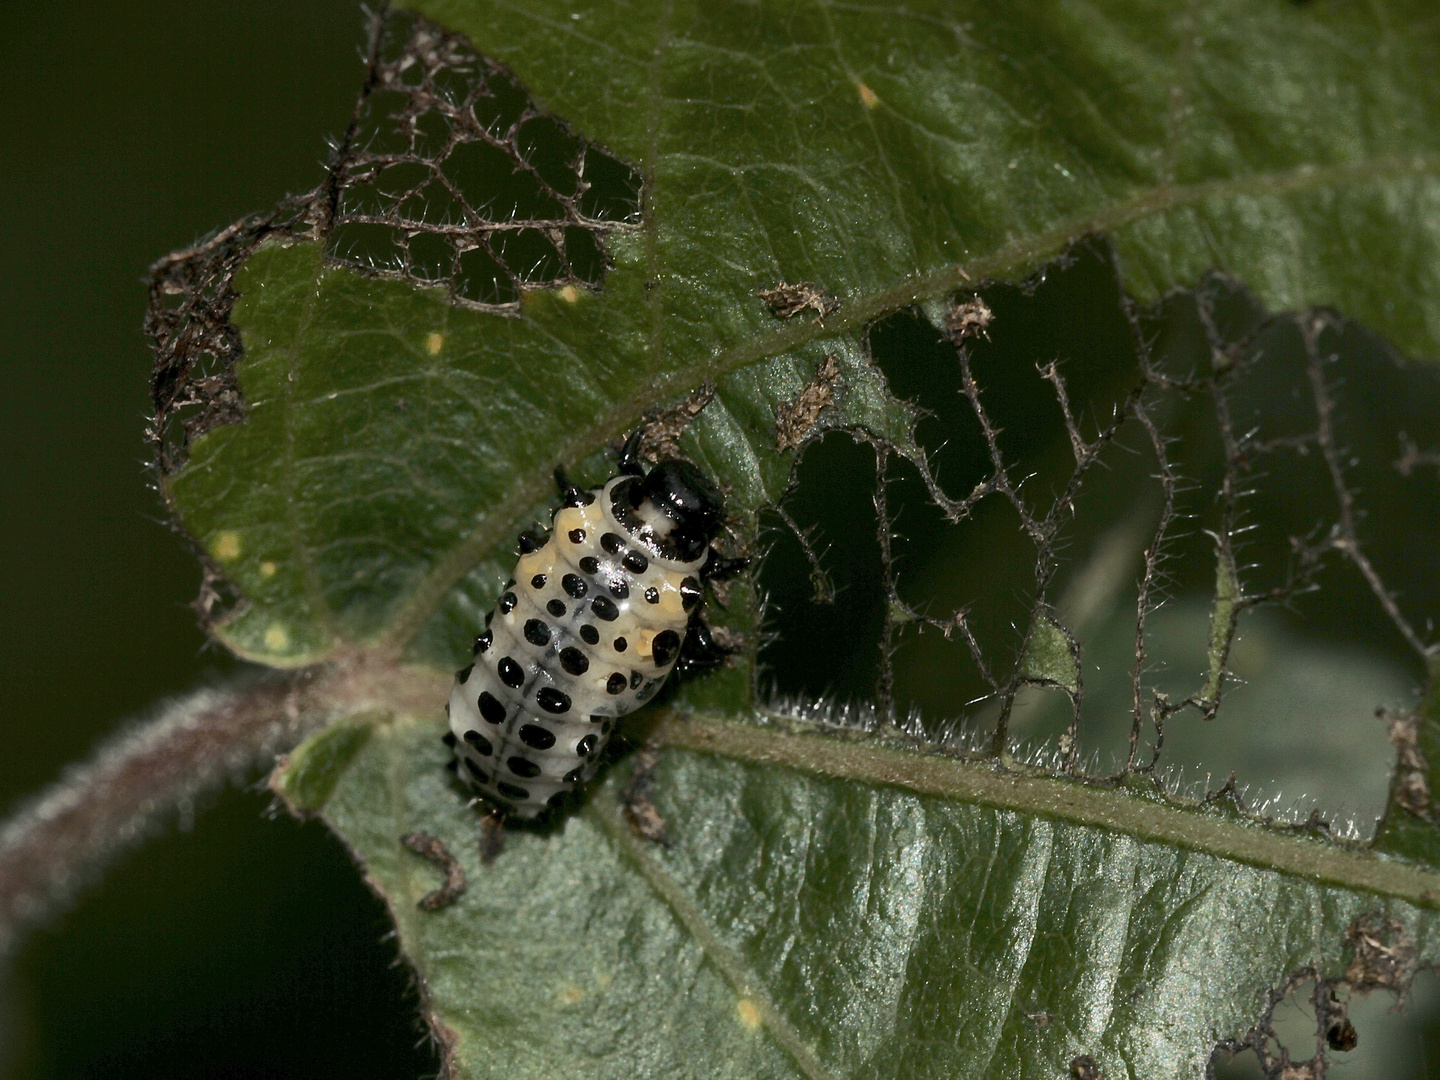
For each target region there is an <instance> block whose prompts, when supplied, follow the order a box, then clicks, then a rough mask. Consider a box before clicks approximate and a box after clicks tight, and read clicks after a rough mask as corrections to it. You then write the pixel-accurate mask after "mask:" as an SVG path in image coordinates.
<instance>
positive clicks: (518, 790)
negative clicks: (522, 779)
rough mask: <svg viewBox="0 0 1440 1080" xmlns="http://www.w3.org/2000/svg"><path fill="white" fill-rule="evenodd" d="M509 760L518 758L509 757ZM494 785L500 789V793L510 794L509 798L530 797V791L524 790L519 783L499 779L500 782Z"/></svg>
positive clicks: (518, 799)
mask: <svg viewBox="0 0 1440 1080" xmlns="http://www.w3.org/2000/svg"><path fill="white" fill-rule="evenodd" d="M510 760H511V761H515V760H518V759H516V758H511V759H510ZM495 786H496V787H497V788H499V789H500V794H501V795H508V796H510V798H512V799H515V800H516V801H524V800H525V799H528V798H530V792H528V791H526V790H525V789H524V788H523V787H521V786H520V785H519V784H512V783H510V782H508V781H506V780H501V781H500V783H498V784H496V785H495Z"/></svg>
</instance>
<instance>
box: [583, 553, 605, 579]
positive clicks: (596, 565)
mask: <svg viewBox="0 0 1440 1080" xmlns="http://www.w3.org/2000/svg"><path fill="white" fill-rule="evenodd" d="M580 569H581V570H584V571H585V573H587V574H598V573H599V572H600V560H599V559H597V558H595V556H594V555H586V556H585V557H584V558H583V559H581V560H580Z"/></svg>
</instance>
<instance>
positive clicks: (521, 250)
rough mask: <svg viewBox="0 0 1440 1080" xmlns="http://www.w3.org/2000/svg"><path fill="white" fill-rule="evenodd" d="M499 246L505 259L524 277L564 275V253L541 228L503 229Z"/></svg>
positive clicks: (538, 279)
mask: <svg viewBox="0 0 1440 1080" xmlns="http://www.w3.org/2000/svg"><path fill="white" fill-rule="evenodd" d="M496 248H497V251H496V254H498V255H499V256H500V259H501V261H502V262H503V263H504V264H505V266H506V267H508V268H509V270H510V272H511V273H512V274H514V275H515V276H516V277H518V278H519V279H520V280H521V281H524V282H527V283H531V282H542V281H550V280H553V279H554V278H556V277H558V276H559V275H560V272H561V264H560V253H559V252H558V251H556V250H555V245H554V244H552V243H551V242H550V238H549V237H548V236H546V235H545V234H544V233H542V232H541V231H540V230H539V229H518V230H516V231H515V232H509V233H502V234H501V235H500V240H499V243H498V244H497V245H496Z"/></svg>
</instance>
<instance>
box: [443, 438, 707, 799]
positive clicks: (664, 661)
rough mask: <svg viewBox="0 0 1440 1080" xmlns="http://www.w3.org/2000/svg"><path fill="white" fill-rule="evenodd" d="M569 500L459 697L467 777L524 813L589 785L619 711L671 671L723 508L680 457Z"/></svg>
mask: <svg viewBox="0 0 1440 1080" xmlns="http://www.w3.org/2000/svg"><path fill="white" fill-rule="evenodd" d="M566 502H567V505H566V506H564V507H562V508H561V509H560V510H558V511H556V513H555V516H554V522H553V528H552V530H551V533H550V536H549V538H548V539H546V540H545V541H544V542H543V543H539V542H537V541H535V540H532V539H530V538H528V537H522V538H521V551H522V553H521V556H520V560H519V562H518V564H517V565H516V568H515V575H514V581H513V582H511V583H510V585H509V587H508V588H507V589H506V591H505V592H504V594H503V595H502V596H501V598H500V601H499V603H498V604H497V605H496V607H495V611H494V612H493V613H492V615H491V617H490V619H489V625H488V627H487V629H486V630H485V632H484V633H483V634H481V635H480V637H479V638H477V639H476V642H475V662H474V664H472V665H471V666H470V667H468V668H466V669H464V670H462V671H460V672H458V673H457V675H456V679H455V685H454V688H453V689H452V690H451V693H450V702H449V714H450V731H451V737H450V738H449V739H447V742H450V743H451V744H452V745H453V747H454V751H455V756H456V762H457V770H458V773H459V775H460V776H461V778H462V779H464V780H465V781H466V782H467V783H469V784H470V786H471V787H473V788H474V789H475V790H476V791H477V792H478V793H479V794H480V795H481V796H483V797H484V798H485V800H486V801H487V802H489V803H490V804H491V805H492V806H493V807H494V808H495V809H497V810H499V811H501V812H502V813H504V814H506V815H508V816H512V817H515V818H520V819H531V818H536V817H539V816H540V815H542V814H544V813H545V812H546V811H547V810H549V809H550V808H553V807H558V806H560V805H562V804H563V803H564V802H565V798H566V795H567V794H568V793H569V792H570V791H572V790H573V789H574V788H576V787H577V786H579V785H581V784H584V783H585V782H586V781H588V780H589V779H590V778H591V777H592V776H593V775H594V773H595V770H596V768H597V767H598V760H599V755H600V751H601V749H602V748H603V747H604V745H605V743H606V741H607V740H608V739H609V737H610V733H611V731H612V730H613V728H614V725H615V722H616V720H617V719H618V718H619V717H621V716H624V715H625V714H626V713H629V712H632V711H633V710H635V709H637V708H639V707H640V706H641V705H643V704H644V703H645V702H647V701H649V700H650V699H651V698H652V697H654V695H655V693H656V692H657V691H658V690H659V689H660V687H661V685H662V684H663V683H664V681H665V679H666V677H667V676H668V675H669V674H670V672H671V670H672V669H673V668H674V666H675V661H676V659H677V658H678V657H679V655H680V650H681V646H682V644H683V643H684V641H685V637H686V632H687V628H688V626H689V624H690V618H691V613H692V612H693V611H694V610H695V609H696V607H697V605H699V603H700V600H701V598H702V596H703V594H704V589H703V586H702V584H701V580H702V575H701V570H702V567H703V566H704V565H705V562H706V559H707V557H708V556H709V554H710V546H709V545H710V540H711V538H712V537H713V536H714V533H715V531H716V529H717V528H718V523H719V514H720V505H719V495H718V493H717V492H716V491H715V489H714V488H713V486H712V485H710V484H709V482H708V481H706V480H705V479H704V478H703V477H702V476H700V474H699V473H698V471H697V470H695V469H694V467H693V466H690V465H688V464H686V463H683V462H661V463H660V464H659V465H657V466H656V467H655V468H654V469H653V470H651V472H650V473H649V474H648V475H647V476H645V477H644V478H641V477H638V476H619V477H616V478H615V479H613V480H611V481H609V482H608V483H607V484H605V486H604V487H602V488H596V489H594V490H592V491H588V492H580V491H573V490H572V491H571V493H570V494H569V496H568V497H567V500H566ZM527 549H528V550H527Z"/></svg>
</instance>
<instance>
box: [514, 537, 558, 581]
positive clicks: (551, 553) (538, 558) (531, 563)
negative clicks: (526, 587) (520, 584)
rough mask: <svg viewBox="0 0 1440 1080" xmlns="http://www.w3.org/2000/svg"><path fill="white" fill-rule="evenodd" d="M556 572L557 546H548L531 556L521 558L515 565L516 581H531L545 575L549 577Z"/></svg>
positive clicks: (532, 553) (533, 552)
mask: <svg viewBox="0 0 1440 1080" xmlns="http://www.w3.org/2000/svg"><path fill="white" fill-rule="evenodd" d="M554 572H555V546H554V545H553V544H546V545H545V546H544V547H542V548H539V549H538V550H536V551H532V552H531V553H530V554H529V555H522V556H520V561H519V562H518V563H517V564H516V565H515V580H517V581H529V580H530V579H531V578H533V577H534V576H535V575H536V574H544V575H545V576H546V577H549V576H550V575H551V574H553V573H554Z"/></svg>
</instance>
